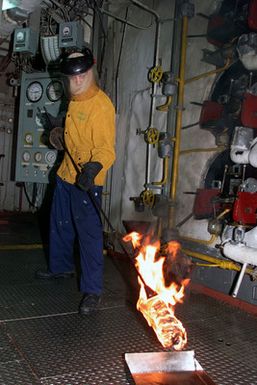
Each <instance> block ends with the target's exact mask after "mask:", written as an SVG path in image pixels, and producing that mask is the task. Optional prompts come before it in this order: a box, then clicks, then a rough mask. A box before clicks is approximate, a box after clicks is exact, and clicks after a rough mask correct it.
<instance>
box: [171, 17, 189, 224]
mask: <svg viewBox="0 0 257 385" xmlns="http://www.w3.org/2000/svg"><path fill="white" fill-rule="evenodd" d="M187 32H188V17H187V16H183V20H182V39H181V40H182V41H181V55H180V70H179V83H178V110H177V119H176V129H175V138H176V139H175V146H174V155H173V170H172V178H171V186H170V199H171V201H172V202H174V201H175V199H176V193H177V180H178V167H179V152H180V142H181V127H182V112H183V104H184V87H185V66H186V50H187ZM174 214H175V213H174V207H173V206H172V207H170V210H169V228H174V227H175V220H176V218H175V215H174Z"/></svg>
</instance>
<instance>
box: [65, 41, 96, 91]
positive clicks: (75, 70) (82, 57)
mask: <svg viewBox="0 0 257 385" xmlns="http://www.w3.org/2000/svg"><path fill="white" fill-rule="evenodd" d="M93 65H94V57H93V54H92V52H91V51H90V49H88V48H86V49H84V50H83V52H74V53H72V54H70V55H69V56H67V57H64V58H63V59H62V61H61V63H60V71H61V73H62V74H63V75H64V76H63V85H64V91H65V94H66V96H67V97H68V98H70V96H71V93H72V92H71V91H72V90H71V84H70V83H71V80H72V79H73V78H75V77H77V78H78V77H79V78H83V74H85V73H86V72H87V71H88V70H89V69H90V68H91V67H92V66H93Z"/></svg>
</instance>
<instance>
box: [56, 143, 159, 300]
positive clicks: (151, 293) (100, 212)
mask: <svg viewBox="0 0 257 385" xmlns="http://www.w3.org/2000/svg"><path fill="white" fill-rule="evenodd" d="M62 145H63V149H64V151H65V152H66V154H67V155H68V157H69V158H70V160H71V162H72V164H73V166H74V168H75V170H76V171H77V173H80V172H81V170H80V169H79V167H78V165H77V163H76V162H75V160H74V159H73V157H72V156H71V153H70V152H69V150H68V149H67V147H66V145H65V143H64V141H62ZM87 194H88V195H89V197H90V199H91V201H92V203H93V205H94V206H95V208H96V210H97V212H98V213H99V215H100V214H102V216H103V217H104V219H105V220H106V222H107V223H108V226H109V227H110V229H111V230H112V232H113V233H114V234H115V235H116V230H115V229H114V227H113V226H112V224H111V222H110V221H109V219H108V217H107V215H106V214H105V212H104V211H103V209H102V207H101V206H100V205H99V204H98V202H97V201H96V199H95V197H94V195H93V194H92V191H90V190H88V191H87ZM116 239H117V240H118V242H119V245H120V246H121V248H122V250H123V251H124V252H125V254H126V255H127V256H128V257H129V259H130V260H131V261H132V263H133V266H134V268H135V270H136V272H137V275H138V277H139V278H140V280H141V281H142V284H143V285H144V287H145V291H146V293H147V295H148V297H149V298H150V297H154V296H155V295H157V293H156V292H155V291H154V290H153V289H151V288H150V287H149V286H148V285H147V284H146V283H145V280H144V278H143V277H142V274H141V273H140V272H139V271H138V269H137V267H136V265H135V258H134V257H133V256H132V255H131V254H130V253H129V252H128V251H127V250H126V248H125V246H124V245H123V244H122V242H121V240H120V239H119V238H118V237H117V236H116Z"/></svg>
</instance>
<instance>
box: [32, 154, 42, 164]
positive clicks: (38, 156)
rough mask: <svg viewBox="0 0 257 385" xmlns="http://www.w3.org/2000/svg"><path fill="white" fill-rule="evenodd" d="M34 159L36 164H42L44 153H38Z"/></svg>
mask: <svg viewBox="0 0 257 385" xmlns="http://www.w3.org/2000/svg"><path fill="white" fill-rule="evenodd" d="M34 159H35V161H36V162H41V160H42V153H41V152H36V153H35V155H34Z"/></svg>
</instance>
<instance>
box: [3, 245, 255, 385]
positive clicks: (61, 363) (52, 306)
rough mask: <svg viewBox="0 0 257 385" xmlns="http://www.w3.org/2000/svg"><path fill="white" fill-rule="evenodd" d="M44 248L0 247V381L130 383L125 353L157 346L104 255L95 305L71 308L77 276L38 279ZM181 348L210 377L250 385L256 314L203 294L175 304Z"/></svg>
mask: <svg viewBox="0 0 257 385" xmlns="http://www.w3.org/2000/svg"><path fill="white" fill-rule="evenodd" d="M42 266H44V256H43V252H42V251H40V250H37V251H26V252H25V251H23V252H21V251H19V252H15V251H12V252H7V251H5V252H1V253H0V267H1V270H0V290H1V296H0V385H114V384H115V385H132V384H133V380H132V378H131V376H130V374H129V372H128V369H127V367H126V365H125V362H124V354H125V353H133V352H135V353H136V352H151V351H156V352H157V351H163V349H162V347H161V346H160V344H159V342H158V341H157V340H156V337H155V335H154V333H153V332H152V330H151V329H150V328H149V327H148V326H147V325H146V322H145V321H144V319H143V317H142V316H141V314H139V313H138V312H137V311H136V310H135V307H134V305H131V304H129V303H128V302H127V301H126V298H127V290H128V288H127V286H126V285H125V284H124V281H123V279H122V278H121V275H120V273H119V272H118V270H117V269H116V267H114V265H113V263H112V261H111V260H109V259H108V258H107V259H106V270H105V292H104V295H103V300H102V303H101V307H100V309H99V311H97V312H96V313H94V314H92V315H90V316H87V317H81V316H79V315H78V314H77V308H78V303H79V300H80V294H79V293H78V289H77V281H76V278H74V279H70V280H63V281H53V282H42V281H37V280H35V279H34V271H35V270H36V269H38V268H39V267H42ZM176 315H177V317H178V318H179V319H181V321H182V322H183V324H184V325H185V326H186V329H187V331H188V338H189V343H188V347H187V348H188V349H189V350H191V349H193V350H194V351H195V354H196V358H197V360H198V361H199V363H200V364H201V366H202V367H203V368H204V369H205V370H206V372H207V373H208V374H209V375H210V377H211V378H212V379H213V380H214V381H215V382H216V383H217V385H257V369H256V362H257V343H256V339H257V319H256V318H255V317H252V316H250V315H248V314H246V313H244V312H242V311H240V310H236V309H234V308H231V307H229V306H228V305H225V304H223V303H220V302H218V301H216V300H214V299H212V298H209V297H207V296H205V295H203V294H197V293H189V294H188V296H187V299H186V301H185V303H184V304H183V305H179V306H178V307H177V313H176Z"/></svg>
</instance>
